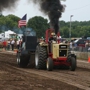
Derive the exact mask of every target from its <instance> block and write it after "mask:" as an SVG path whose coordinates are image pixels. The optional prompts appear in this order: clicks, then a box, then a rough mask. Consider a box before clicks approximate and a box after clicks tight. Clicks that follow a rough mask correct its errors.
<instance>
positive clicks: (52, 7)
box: [31, 0, 64, 34]
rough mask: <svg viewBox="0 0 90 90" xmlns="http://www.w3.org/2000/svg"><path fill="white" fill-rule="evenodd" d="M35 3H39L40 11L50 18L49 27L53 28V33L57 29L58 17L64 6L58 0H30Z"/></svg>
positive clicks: (56, 31)
mask: <svg viewBox="0 0 90 90" xmlns="http://www.w3.org/2000/svg"><path fill="white" fill-rule="evenodd" d="M31 1H33V2H34V3H35V4H37V3H38V4H39V5H40V9H41V11H42V12H44V13H45V14H47V15H48V17H49V19H50V27H51V28H53V29H54V31H55V34H57V33H58V31H59V18H60V17H61V15H62V12H63V10H64V6H63V5H62V4H61V2H60V0H31Z"/></svg>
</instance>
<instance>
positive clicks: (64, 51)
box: [59, 45, 68, 57]
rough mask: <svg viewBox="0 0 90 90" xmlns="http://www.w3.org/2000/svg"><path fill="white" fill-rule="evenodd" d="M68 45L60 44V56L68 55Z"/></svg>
mask: <svg viewBox="0 0 90 90" xmlns="http://www.w3.org/2000/svg"><path fill="white" fill-rule="evenodd" d="M67 48H68V46H67V45H59V56H60V57H66V56H67Z"/></svg>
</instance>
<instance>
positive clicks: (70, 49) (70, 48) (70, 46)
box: [70, 42, 72, 50]
mask: <svg viewBox="0 0 90 90" xmlns="http://www.w3.org/2000/svg"><path fill="white" fill-rule="evenodd" d="M70 50H72V42H70Z"/></svg>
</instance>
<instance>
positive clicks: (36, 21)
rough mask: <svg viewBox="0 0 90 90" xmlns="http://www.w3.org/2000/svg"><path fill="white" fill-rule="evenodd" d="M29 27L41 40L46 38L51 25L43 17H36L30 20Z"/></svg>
mask: <svg viewBox="0 0 90 90" xmlns="http://www.w3.org/2000/svg"><path fill="white" fill-rule="evenodd" d="M27 26H28V27H31V28H32V29H33V30H35V32H36V35H37V37H39V38H40V37H42V36H43V37H44V36H45V31H46V29H47V28H48V27H49V24H48V20H47V19H44V18H43V17H41V16H35V17H33V18H30V19H29V20H28V24H27Z"/></svg>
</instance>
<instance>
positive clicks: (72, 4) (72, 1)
mask: <svg viewBox="0 0 90 90" xmlns="http://www.w3.org/2000/svg"><path fill="white" fill-rule="evenodd" d="M61 3H62V4H64V5H66V8H65V11H64V12H63V13H62V17H61V18H60V20H64V21H66V22H68V21H70V17H71V15H73V17H71V20H72V21H89V20H90V10H89V9H90V0H66V1H65V2H64V1H61ZM2 13H3V15H5V16H6V15H9V14H13V15H16V16H18V17H20V18H22V17H23V16H24V15H25V14H27V20H28V19H30V18H32V17H34V16H42V17H44V18H46V19H48V16H46V15H45V14H43V12H41V11H40V9H39V7H38V6H37V5H36V4H33V3H31V2H30V3H28V2H26V0H20V1H19V2H18V3H17V5H16V7H15V8H14V9H13V10H5V11H3V12H2Z"/></svg>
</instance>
